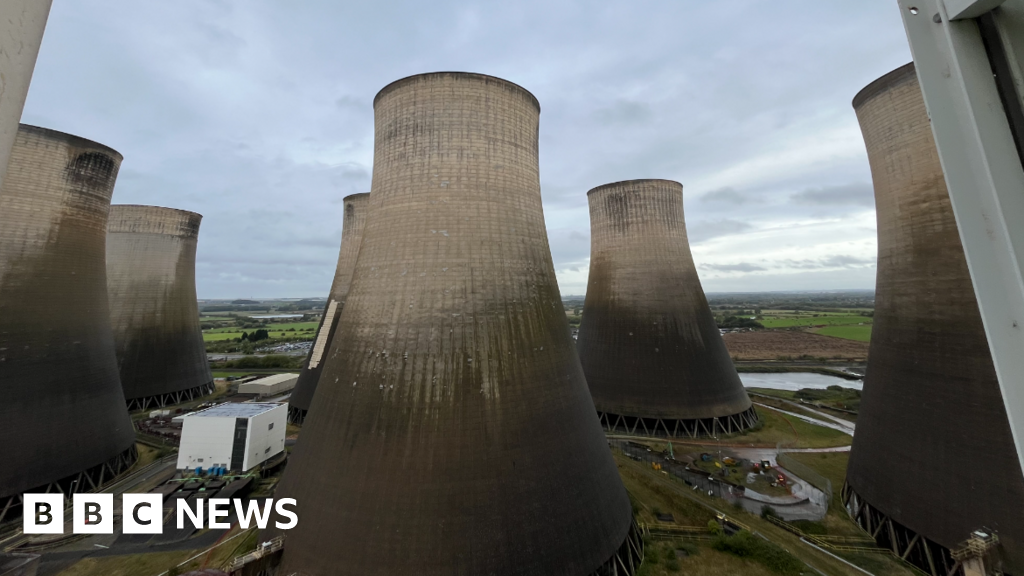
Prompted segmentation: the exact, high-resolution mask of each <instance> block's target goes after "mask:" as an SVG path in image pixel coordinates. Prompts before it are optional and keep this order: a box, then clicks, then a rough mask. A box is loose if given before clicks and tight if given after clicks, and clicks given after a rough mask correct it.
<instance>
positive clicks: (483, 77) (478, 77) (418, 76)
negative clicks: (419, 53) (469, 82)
mask: <svg viewBox="0 0 1024 576" xmlns="http://www.w3.org/2000/svg"><path fill="white" fill-rule="evenodd" d="M428 76H457V77H461V78H471V79H474V80H484V81H495V82H498V83H499V84H505V85H506V86H511V87H512V88H514V89H516V90H518V91H520V92H522V93H523V94H525V95H526V96H529V97H530V100H532V101H533V105H534V106H536V107H537V112H540V101H539V100H537V97H536V96H534V95H533V93H532V92H530V91H529V90H527V89H526V88H523V87H522V86H520V85H519V84H516V83H515V82H512V81H509V80H505V79H504V78H498V77H497V76H491V75H489V74H480V73H478V72H458V71H440V72H424V73H422V74H413V75H412V76H406V77H405V78H399V79H398V80H395V81H394V82H392V83H390V84H388V85H387V86H385V87H383V88H381V89H380V91H379V92H377V95H376V96H374V97H373V107H374V108H375V109H376V108H377V101H379V100H380V99H381V97H382V96H384V94H386V93H388V92H390V91H392V90H394V89H396V88H398V87H400V86H402V85H404V84H408V83H409V82H413V81H415V80H418V79H421V78H425V77H428Z"/></svg>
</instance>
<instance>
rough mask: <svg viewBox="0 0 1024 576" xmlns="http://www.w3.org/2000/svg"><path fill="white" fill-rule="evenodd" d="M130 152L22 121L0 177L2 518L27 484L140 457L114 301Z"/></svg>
mask: <svg viewBox="0 0 1024 576" xmlns="http://www.w3.org/2000/svg"><path fill="white" fill-rule="evenodd" d="M120 165H121V155H120V154H118V153H117V152H115V151H114V150H112V149H110V148H107V147H106V146H103V145H102V144H97V143H96V142H92V141H90V140H86V139H84V138H79V137H78V136H72V135H70V134H64V133H61V132H56V131H53V130H47V129H45V128H37V127H35V126H26V125H22V126H21V128H20V129H19V130H18V134H17V137H16V139H15V143H14V147H13V149H12V151H11V162H10V165H9V166H8V170H7V175H6V177H5V179H4V183H3V186H2V187H0V438H3V442H2V443H0V462H2V463H3V464H2V465H0V521H3V519H4V518H11V517H13V516H15V515H18V514H20V503H21V494H23V493H25V492H55V491H59V492H63V493H69V492H71V491H75V490H81V491H86V490H94V489H98V488H99V487H100V486H102V485H103V484H105V483H107V482H109V480H110V479H111V478H113V477H114V476H116V475H118V474H120V473H121V472H123V471H125V470H127V469H128V468H129V467H130V466H131V465H132V464H133V463H134V462H135V460H136V457H137V455H136V451H135V430H134V429H133V428H132V423H131V420H130V419H129V417H128V410H127V409H126V408H125V400H124V392H123V391H122V390H121V383H120V382H119V380H118V375H117V358H116V356H115V354H114V338H113V335H112V332H111V328H110V314H109V309H108V307H107V274H106V264H105V261H104V256H105V242H106V235H107V215H108V211H109V210H110V197H111V194H112V193H113V191H114V181H115V179H116V178H117V172H118V168H119V167H120Z"/></svg>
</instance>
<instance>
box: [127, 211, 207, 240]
mask: <svg viewBox="0 0 1024 576" xmlns="http://www.w3.org/2000/svg"><path fill="white" fill-rule="evenodd" d="M202 221H203V215H202V214H200V213H198V212H192V211H189V210H182V209H180V208H169V207H167V206H151V205H147V204H111V205H110V214H109V216H108V219H107V233H109V234H165V235H168V236H184V237H186V238H195V237H198V236H199V226H200V225H201V224H202ZM163 224H176V225H178V229H177V230H176V231H170V230H168V229H166V228H164V227H163V226H162V225H163Z"/></svg>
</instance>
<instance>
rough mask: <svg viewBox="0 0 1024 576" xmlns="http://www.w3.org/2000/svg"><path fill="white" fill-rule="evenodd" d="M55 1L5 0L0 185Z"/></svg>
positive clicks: (0, 40)
mask: <svg viewBox="0 0 1024 576" xmlns="http://www.w3.org/2000/svg"><path fill="white" fill-rule="evenodd" d="M51 3H52V0H4V6H3V8H4V9H3V17H2V18H0V79H2V80H3V84H2V86H3V91H2V92H0V94H2V95H3V97H0V185H2V184H3V181H4V173H6V171H7V165H8V163H9V162H10V154H11V147H12V146H13V145H14V139H15V137H16V136H17V134H18V121H19V120H21V112H22V109H24V107H25V97H26V96H28V86H29V84H30V83H31V81H32V73H33V72H34V71H35V67H36V57H37V56H38V55H39V45H40V44H41V43H42V41H43V30H44V29H45V28H46V19H47V18H48V17H49V15H50V4H51Z"/></svg>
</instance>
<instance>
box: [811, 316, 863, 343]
mask: <svg viewBox="0 0 1024 576" xmlns="http://www.w3.org/2000/svg"><path fill="white" fill-rule="evenodd" d="M869 320H870V318H869ZM815 332H816V333H818V334H823V335H825V336H835V337H836V338H845V339H847V340H859V341H861V342H870V341H871V325H870V324H865V325H864V326H826V327H824V328H819V329H817V330H815Z"/></svg>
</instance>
